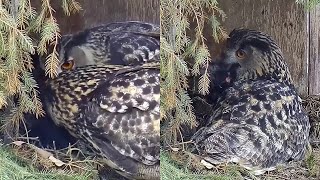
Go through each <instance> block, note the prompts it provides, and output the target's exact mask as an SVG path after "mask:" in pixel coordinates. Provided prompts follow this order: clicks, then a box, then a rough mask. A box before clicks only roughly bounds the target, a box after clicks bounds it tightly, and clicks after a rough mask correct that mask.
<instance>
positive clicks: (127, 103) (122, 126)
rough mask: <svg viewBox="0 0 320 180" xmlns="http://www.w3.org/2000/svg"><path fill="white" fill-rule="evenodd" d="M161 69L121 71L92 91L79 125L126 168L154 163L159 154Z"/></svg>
mask: <svg viewBox="0 0 320 180" xmlns="http://www.w3.org/2000/svg"><path fill="white" fill-rule="evenodd" d="M159 78H160V73H159V70H157V69H142V70H137V71H132V72H130V71H128V70H127V71H124V72H119V73H118V74H117V75H116V76H115V77H114V78H113V79H111V80H110V81H108V82H105V83H103V84H101V85H100V86H99V88H98V89H96V90H95V91H94V92H93V95H92V100H91V101H90V102H89V103H88V104H86V105H84V106H83V107H82V108H83V109H84V111H83V113H81V114H80V116H79V117H80V119H79V120H78V122H79V123H78V125H77V126H78V128H79V130H80V132H81V134H84V138H86V140H87V141H89V142H91V144H93V145H94V146H95V147H94V149H98V150H99V151H100V153H101V155H102V156H104V157H106V158H107V159H109V160H110V161H112V162H113V163H114V164H116V166H118V167H120V168H122V169H125V170H126V171H129V172H130V171H131V172H132V171H135V170H132V169H135V168H137V166H136V162H141V163H143V164H145V165H154V164H156V163H158V162H159V154H160V112H159V111H160V110H159V104H160V86H159Z"/></svg>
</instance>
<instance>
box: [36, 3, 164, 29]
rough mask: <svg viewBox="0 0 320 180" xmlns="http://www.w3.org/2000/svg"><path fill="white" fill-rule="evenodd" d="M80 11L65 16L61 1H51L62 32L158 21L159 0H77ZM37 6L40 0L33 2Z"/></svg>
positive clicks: (157, 22)
mask: <svg viewBox="0 0 320 180" xmlns="http://www.w3.org/2000/svg"><path fill="white" fill-rule="evenodd" d="M77 2H79V3H80V4H81V6H82V9H83V10H82V11H80V13H78V14H75V15H71V16H69V17H68V16H65V15H64V13H63V10H62V8H61V1H51V3H52V6H53V8H54V9H55V10H56V13H55V17H56V18H57V21H58V23H59V24H60V29H61V33H62V34H67V33H72V32H77V31H79V30H82V29H85V28H88V27H92V26H95V25H99V24H103V23H110V22H115V21H145V22H150V23H155V24H159V23H160V1H159V0H77ZM33 3H34V4H35V6H36V7H39V5H40V3H41V2H40V0H37V1H34V2H33Z"/></svg>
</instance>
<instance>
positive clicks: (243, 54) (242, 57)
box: [236, 49, 247, 59]
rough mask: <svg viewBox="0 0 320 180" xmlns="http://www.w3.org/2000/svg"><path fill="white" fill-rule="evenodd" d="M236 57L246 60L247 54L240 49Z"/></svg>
mask: <svg viewBox="0 0 320 180" xmlns="http://www.w3.org/2000/svg"><path fill="white" fill-rule="evenodd" d="M236 56H237V57H238V58H239V59H244V58H245V57H246V56H247V54H246V52H244V51H243V50H241V49H239V50H238V51H237V52H236Z"/></svg>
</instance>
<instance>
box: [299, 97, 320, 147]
mask: <svg viewBox="0 0 320 180" xmlns="http://www.w3.org/2000/svg"><path fill="white" fill-rule="evenodd" d="M302 105H303V107H304V108H305V110H306V111H307V113H308V116H309V120H310V125H311V129H310V142H311V145H313V146H317V147H319V146H320V95H308V96H305V97H303V98H302Z"/></svg>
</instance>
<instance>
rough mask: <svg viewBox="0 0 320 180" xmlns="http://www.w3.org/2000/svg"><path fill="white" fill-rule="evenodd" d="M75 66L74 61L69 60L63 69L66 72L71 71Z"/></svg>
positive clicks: (63, 65) (62, 66)
mask: <svg viewBox="0 0 320 180" xmlns="http://www.w3.org/2000/svg"><path fill="white" fill-rule="evenodd" d="M73 66H74V61H73V60H69V61H67V62H65V63H63V64H62V65H61V68H62V69H64V70H71V69H72V68H73Z"/></svg>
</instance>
